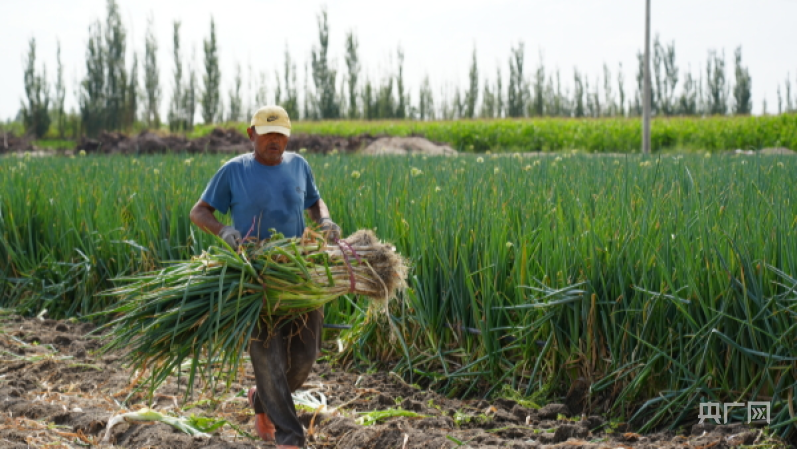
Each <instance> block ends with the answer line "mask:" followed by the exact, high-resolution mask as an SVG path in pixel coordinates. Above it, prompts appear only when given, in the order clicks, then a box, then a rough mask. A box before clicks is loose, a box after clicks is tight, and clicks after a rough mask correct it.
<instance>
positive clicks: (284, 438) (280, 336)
mask: <svg viewBox="0 0 797 449" xmlns="http://www.w3.org/2000/svg"><path fill="white" fill-rule="evenodd" d="M323 324H324V310H323V309H317V310H314V311H312V312H309V313H307V314H305V315H301V316H299V317H297V318H294V319H293V320H291V321H288V322H285V323H282V324H281V325H279V326H278V327H277V329H275V330H273V331H272V329H270V328H269V327H268V326H267V325H266V324H265V323H263V322H262V321H261V323H260V326H259V328H258V327H256V328H255V330H254V332H253V333H252V340H251V342H250V344H249V355H250V356H251V357H252V367H253V368H254V371H255V383H256V384H257V400H255V413H265V414H266V415H268V417H269V419H271V422H273V423H274V427H276V430H277V431H276V435H275V436H276V440H277V444H285V445H293V446H299V447H302V446H304V429H303V428H302V424H301V423H300V422H299V419H298V418H297V417H296V408H295V407H294V405H293V398H291V393H292V392H294V391H296V390H297V389H298V388H299V387H301V386H302V384H304V381H305V380H307V376H308V375H310V370H311V369H312V367H313V363H314V362H315V360H316V358H318V356H319V355H320V354H321V331H322V326H323Z"/></svg>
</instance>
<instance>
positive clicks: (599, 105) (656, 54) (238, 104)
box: [21, 0, 797, 137]
mask: <svg viewBox="0 0 797 449" xmlns="http://www.w3.org/2000/svg"><path fill="white" fill-rule="evenodd" d="M317 24H318V43H317V44H316V45H315V46H314V47H313V48H312V50H311V54H310V58H309V62H310V64H309V66H308V65H307V64H305V66H304V85H303V89H302V92H301V93H302V95H301V96H300V95H299V88H298V85H297V78H298V73H297V72H298V71H297V66H296V62H295V60H294V58H292V57H291V54H290V52H289V51H288V50H287V48H286V50H285V56H284V62H283V64H282V70H281V71H280V70H279V69H278V70H276V71H275V73H274V76H273V89H272V92H269V89H267V86H269V85H271V83H269V82H268V77H267V75H266V74H265V73H260V74H259V76H257V77H256V76H254V74H253V73H252V70H251V67H250V68H249V70H248V82H247V84H246V91H243V88H244V83H243V73H242V69H241V66H240V64H238V65H237V66H236V70H235V73H234V75H233V78H232V83H231V88H230V90H229V91H228V92H227V98H226V100H225V99H223V98H222V91H221V82H222V76H221V69H220V66H219V48H218V45H217V40H216V27H215V22H214V21H213V20H212V19H211V22H210V32H209V35H208V37H207V39H205V40H204V42H203V47H202V48H203V53H204V58H203V67H201V68H199V67H196V66H195V61H197V58H196V55H193V57H192V58H190V60H189V62H188V63H186V62H185V61H184V56H185V55H184V51H183V49H182V48H183V47H182V45H181V39H180V27H181V24H180V22H174V24H173V35H172V50H173V51H172V55H173V62H172V71H173V72H172V73H173V76H172V81H171V88H172V89H171V98H170V99H168V103H167V104H168V113H167V116H166V122H167V123H168V126H169V129H170V130H172V131H173V132H179V131H186V130H190V129H192V128H193V126H194V120H195V117H196V114H197V112H198V111H197V109H199V110H200V112H201V117H202V120H203V121H204V122H205V123H213V122H219V121H225V120H229V121H239V120H243V119H245V118H246V117H248V116H250V115H251V113H252V111H253V109H254V108H255V106H256V105H261V104H265V103H271V102H274V103H278V104H281V105H282V106H283V107H284V108H285V109H286V110H287V111H288V113H289V114H290V115H291V117H295V118H300V119H309V120H319V119H340V118H348V119H366V120H373V119H420V120H430V119H460V118H477V117H483V118H497V117H541V116H556V117H607V116H634V115H641V111H642V98H641V92H642V91H643V89H642V82H643V79H642V64H643V57H642V54H641V53H638V55H637V56H638V61H639V65H638V68H637V76H636V85H635V86H633V94H632V95H629V94H628V92H627V91H628V90H629V89H628V87H627V85H626V81H625V79H624V76H623V73H624V72H623V67H622V64H620V65H619V66H618V67H617V71H616V75H613V74H612V71H611V69H610V68H609V66H608V65H604V66H603V71H602V73H601V74H600V75H599V76H597V77H595V78H594V79H590V77H589V76H587V74H586V73H584V72H581V71H579V70H578V69H577V68H574V69H573V73H572V82H571V83H568V82H563V80H562V78H563V77H562V75H561V72H560V71H559V70H558V69H557V70H554V71H549V70H548V69H546V67H545V65H544V62H543V58H542V57H540V59H539V61H540V62H539V63H538V65H537V67H536V68H534V70H533V71H531V73H529V72H528V71H527V70H528V69H527V67H526V61H525V58H526V52H525V48H524V45H523V43H522V42H519V43H517V45H514V46H512V48H511V49H510V54H509V58H508V67H507V68H508V75H509V76H508V78H507V85H506V87H504V85H503V82H504V77H503V76H502V72H501V68H500V67H499V68H498V69H497V70H496V73H495V76H494V78H493V79H492V80H490V79H488V78H487V77H484V76H483V74H482V71H481V70H480V67H479V66H478V64H477V53H476V49H474V50H473V54H472V59H471V65H470V68H469V71H468V83H467V86H466V87H465V88H462V89H461V88H460V87H458V86H456V85H452V84H445V85H443V86H441V88H440V89H439V90H437V91H435V90H434V89H433V88H432V86H431V83H430V81H429V77H428V76H426V77H425V78H424V79H423V81H422V82H421V84H420V86H419V88H418V91H417V92H418V93H417V97H416V98H417V101H415V102H413V101H411V95H410V92H409V91H408V89H407V86H406V80H405V78H404V52H403V50H402V49H401V48H398V49H397V50H396V53H395V64H394V66H393V67H392V68H391V69H390V70H389V71H388V73H386V74H384V75H383V76H381V77H380V78H379V79H377V80H373V79H371V78H369V77H363V76H362V72H363V68H362V63H361V58H360V54H359V42H358V39H357V36H356V35H355V34H354V32H352V31H349V32H348V33H347V34H346V39H345V49H344V54H345V58H344V62H345V73H340V74H339V73H338V70H337V69H336V67H334V64H332V63H331V62H330V57H329V33H330V30H329V23H328V16H327V12H326V10H322V11H321V12H320V13H319V15H318V18H317ZM126 42H127V40H126V31H125V27H124V25H123V23H122V20H121V16H120V14H119V7H118V4H117V2H116V0H107V16H106V20H105V25H104V27H103V25H102V24H101V23H100V21H96V22H95V23H94V24H92V25H91V27H90V28H89V39H88V45H87V49H86V62H85V68H86V75H85V78H84V79H83V80H82V81H81V82H80V86H79V92H78V94H77V97H78V103H79V112H76V113H73V114H71V115H70V114H66V113H65V112H64V98H65V92H66V89H65V85H64V80H63V66H62V64H61V58H60V46H59V51H58V58H57V63H58V70H57V75H56V81H55V86H54V92H53V95H52V98H51V94H50V87H49V84H48V81H47V74H46V67H44V66H42V68H41V70H36V42H35V39H31V41H30V45H29V50H28V57H27V63H26V66H25V74H24V77H25V93H26V101H23V103H22V107H21V117H22V120H23V122H24V125H25V128H26V129H27V130H28V132H30V133H33V134H36V135H38V136H41V135H43V134H44V133H46V132H47V130H48V129H49V128H50V126H51V123H52V124H54V125H55V128H56V130H57V133H58V134H59V135H60V136H61V137H63V136H64V134H65V129H66V128H67V127H68V125H69V124H70V123H71V124H72V125H71V128H72V130H73V134H76V133H77V134H88V135H96V134H97V133H98V132H99V131H101V130H129V129H131V128H132V127H133V125H134V124H135V123H138V122H140V123H143V125H144V126H146V127H148V128H160V127H161V125H162V121H161V117H160V113H159V111H160V108H161V103H162V102H163V101H164V100H165V99H164V98H162V97H163V88H162V82H161V78H160V64H159V62H158V59H157V56H156V55H157V52H158V41H157V39H156V37H155V34H154V25H153V19H152V18H151V17H150V19H149V21H148V26H147V32H146V35H145V46H144V48H145V54H144V65H143V83H142V85H141V86H140V85H139V75H138V57H137V55H136V54H135V53H134V54H133V57H132V64H131V66H130V67H129V68H128V67H125V60H126V54H125V49H126V48H125V47H126ZM200 70H201V73H200V75H201V79H199V80H198V78H200V76H198V72H199V71H200ZM199 81H201V85H200V82H199ZM311 83H312V84H311ZM791 95H792V93H791V85H790V83H789V81H788V78H787V81H786V84H785V92H783V93H781V90H780V88H779V89H778V106H777V112H778V113H781V112H786V111H792V110H794V109H795V108H796V107H797V98H795V99H794V101H793V102H792V97H791ZM651 105H652V111H653V114H654V115H660V116H671V115H714V114H749V113H750V112H751V110H752V81H751V78H750V73H749V70H748V68H747V67H746V66H744V64H743V61H742V50H741V48H737V49H736V51H735V52H734V55H733V67H732V70H731V76H728V70H727V68H726V59H725V55H724V53H718V52H715V51H711V52H709V54H708V59H707V61H706V64H705V67H704V68H703V69H702V70H701V69H698V70H697V71H696V72H693V71H692V70H691V68H689V69H687V70H682V69H680V68H679V67H678V65H677V62H676V52H675V44H674V42H672V43H665V44H663V43H662V42H661V41H660V40H659V38H658V37H656V39H655V41H654V44H653V58H652V91H651ZM763 107H764V112H767V111H766V103H764V104H763Z"/></svg>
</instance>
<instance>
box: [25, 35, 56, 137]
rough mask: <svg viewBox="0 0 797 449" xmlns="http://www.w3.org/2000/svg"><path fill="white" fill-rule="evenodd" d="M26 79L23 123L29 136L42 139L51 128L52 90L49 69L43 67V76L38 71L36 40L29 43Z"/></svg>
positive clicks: (33, 39) (32, 39)
mask: <svg viewBox="0 0 797 449" xmlns="http://www.w3.org/2000/svg"><path fill="white" fill-rule="evenodd" d="M24 77H25V97H26V100H27V101H23V102H22V107H21V112H22V123H23V125H24V126H25V132H26V133H27V134H30V135H33V136H35V137H37V138H41V137H43V136H44V135H45V134H46V133H47V130H48V129H49V128H50V111H49V109H50V88H49V85H48V84H47V68H46V67H44V66H42V72H41V74H40V73H38V72H37V71H36V39H35V38H31V39H30V41H28V58H27V61H26V63H25V73H24Z"/></svg>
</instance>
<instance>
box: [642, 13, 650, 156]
mask: <svg viewBox="0 0 797 449" xmlns="http://www.w3.org/2000/svg"><path fill="white" fill-rule="evenodd" d="M644 72H645V73H644V76H645V86H644V88H643V91H644V92H643V93H642V154H650V0H645V67H644Z"/></svg>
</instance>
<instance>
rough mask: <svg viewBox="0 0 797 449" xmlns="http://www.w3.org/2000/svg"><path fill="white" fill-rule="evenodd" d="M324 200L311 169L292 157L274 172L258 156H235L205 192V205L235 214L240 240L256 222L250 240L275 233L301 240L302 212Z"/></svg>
mask: <svg viewBox="0 0 797 449" xmlns="http://www.w3.org/2000/svg"><path fill="white" fill-rule="evenodd" d="M320 198H321V195H319V193H318V189H317V188H316V185H315V180H314V179H313V172H312V171H311V170H310V165H309V164H308V163H307V161H306V160H305V159H304V158H303V157H301V156H300V155H298V154H296V153H289V152H285V153H283V155H282V162H281V163H280V164H279V165H275V166H273V167H271V166H267V165H263V164H261V163H260V162H257V160H256V159H255V155H254V153H247V154H242V155H240V156H236V157H234V158H232V159H230V160H229V161H228V162H227V163H226V164H224V165H223V166H222V167H221V168H220V169H219V171H218V172H216V174H215V175H214V176H213V179H211V180H210V182H209V183H208V186H207V187H206V188H205V191H204V192H203V193H202V200H204V201H205V202H206V203H208V204H210V205H211V206H213V208H214V209H216V210H217V211H219V212H221V213H222V214H226V213H227V211H228V210H230V211H231V214H232V222H233V226H234V227H235V229H237V230H238V231H239V232H240V233H241V235H242V236H244V237H245V236H246V234H247V233H248V232H249V229H250V228H251V227H252V221H253V220H254V223H255V226H254V230H253V231H252V233H251V234H250V237H257V238H259V239H266V238H269V237H271V233H270V232H269V229H271V228H274V229H276V230H277V231H278V232H281V233H282V234H284V235H285V237H298V236H301V235H302V233H303V232H304V210H305V209H307V208H309V207H310V206H312V205H313V204H315V203H316V202H317V201H318V200H319V199H320Z"/></svg>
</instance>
